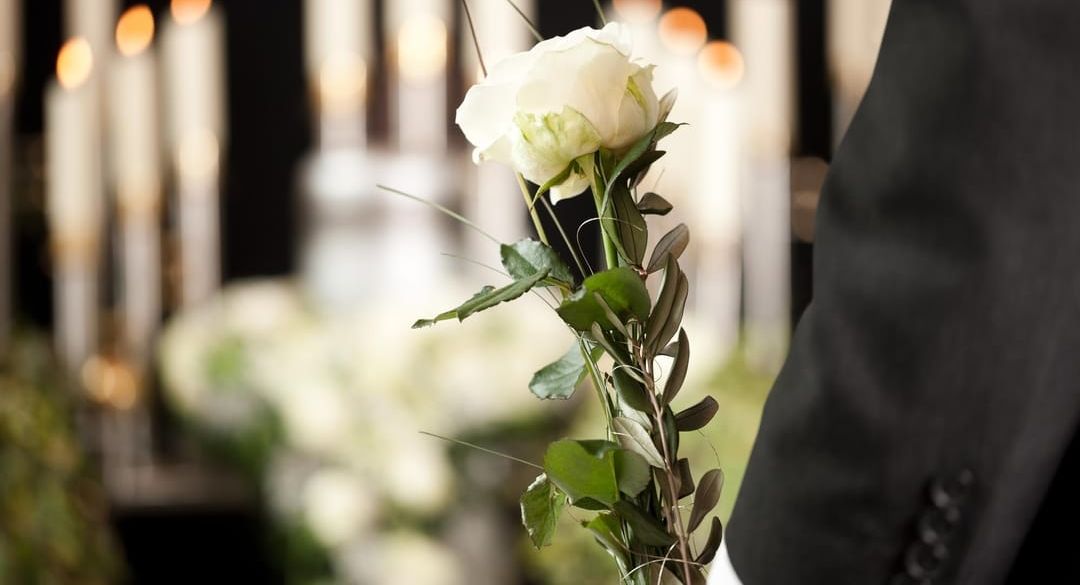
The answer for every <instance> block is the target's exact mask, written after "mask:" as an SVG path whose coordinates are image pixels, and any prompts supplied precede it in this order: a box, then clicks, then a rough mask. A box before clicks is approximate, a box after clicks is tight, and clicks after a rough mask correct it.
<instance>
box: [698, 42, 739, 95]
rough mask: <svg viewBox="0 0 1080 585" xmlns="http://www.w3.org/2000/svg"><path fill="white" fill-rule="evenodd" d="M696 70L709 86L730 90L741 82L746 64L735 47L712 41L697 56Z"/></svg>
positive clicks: (726, 43)
mask: <svg viewBox="0 0 1080 585" xmlns="http://www.w3.org/2000/svg"><path fill="white" fill-rule="evenodd" d="M698 70H699V71H700V72H701V76H702V77H703V78H704V79H705V81H707V82H708V83H709V84H710V85H712V86H714V87H718V88H721V89H730V88H732V87H735V86H736V85H738V84H739V82H740V81H742V78H743V73H744V72H745V70H746V64H745V62H744V61H743V56H742V53H741V52H739V49H738V48H737V47H736V46H735V45H733V44H731V43H729V42H727V41H712V42H710V43H709V44H707V45H705V48H704V49H702V50H701V53H699V54H698Z"/></svg>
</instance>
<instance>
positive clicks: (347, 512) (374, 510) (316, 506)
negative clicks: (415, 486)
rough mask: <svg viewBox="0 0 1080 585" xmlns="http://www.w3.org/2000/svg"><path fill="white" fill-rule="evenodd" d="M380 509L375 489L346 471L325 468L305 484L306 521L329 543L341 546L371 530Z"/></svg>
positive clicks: (318, 535)
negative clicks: (374, 493) (372, 490)
mask: <svg viewBox="0 0 1080 585" xmlns="http://www.w3.org/2000/svg"><path fill="white" fill-rule="evenodd" d="M378 510H379V505H378V501H377V500H376V498H375V496H374V495H373V494H372V493H371V490H370V489H368V487H367V486H366V485H365V484H364V483H363V482H362V481H360V480H359V479H358V478H357V477H356V475H355V474H353V473H351V472H349V471H346V470H341V469H334V468H329V469H324V470H321V471H319V472H317V473H315V474H314V475H312V476H311V478H310V479H308V481H307V483H306V484H305V486H304V491H303V513H304V520H305V521H306V522H307V525H308V527H309V528H311V532H312V533H313V534H314V535H315V537H316V538H318V539H319V541H320V542H322V543H323V544H324V545H326V546H331V547H336V546H341V545H343V544H344V543H346V542H348V541H350V540H352V539H354V538H356V537H357V536H359V535H360V534H362V533H364V532H367V531H368V530H370V529H371V527H372V526H374V524H375V521H376V520H377V518H378Z"/></svg>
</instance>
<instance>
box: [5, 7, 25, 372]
mask: <svg viewBox="0 0 1080 585" xmlns="http://www.w3.org/2000/svg"><path fill="white" fill-rule="evenodd" d="M20 23H21V18H20V16H19V6H18V0H0V354H3V353H4V350H5V349H6V346H7V342H8V339H9V336H10V334H11V327H12V320H13V316H14V314H13V307H12V302H11V299H12V292H13V291H12V287H13V282H12V266H13V264H14V262H13V260H14V258H13V257H12V253H11V249H12V243H13V242H12V240H13V239H14V234H13V233H12V232H13V230H12V226H13V225H14V224H13V222H12V217H11V214H12V213H13V212H14V205H13V204H12V193H13V184H12V182H13V180H12V179H13V176H12V175H13V173H12V169H13V168H14V167H13V164H14V153H13V151H14V149H15V133H14V127H13V123H14V116H15V83H16V80H17V79H18V65H19V44H20V39H19V24H20Z"/></svg>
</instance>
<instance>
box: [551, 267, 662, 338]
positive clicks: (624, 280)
mask: <svg viewBox="0 0 1080 585" xmlns="http://www.w3.org/2000/svg"><path fill="white" fill-rule="evenodd" d="M594 293H599V294H600V295H601V296H603V298H604V301H605V302H606V303H607V305H608V308H609V309H610V310H611V311H614V313H615V314H616V315H618V316H619V317H620V318H623V319H626V318H629V317H633V318H635V319H637V320H639V321H644V320H645V319H646V318H648V316H649V306H650V301H649V291H648V289H646V288H645V283H644V282H643V281H642V280H641V277H639V276H638V274H637V272H635V271H634V269H633V268H630V267H628V266H622V267H619V268H613V269H611V270H605V271H604V272H598V273H596V274H594V275H592V276H590V277H588V278H586V279H585V282H584V283H582V285H581V287H579V288H578V290H577V291H575V292H574V294H572V295H571V296H570V297H569V298H568V299H566V300H565V301H563V303H562V305H560V306H559V308H558V309H557V311H558V313H559V316H560V317H562V319H563V321H565V322H566V323H567V324H569V325H570V326H571V327H573V328H574V329H577V330H578V331H589V330H590V329H591V327H592V324H593V323H600V324H601V326H603V327H604V328H605V329H613V328H614V325H613V324H611V323H608V322H607V317H606V315H605V314H604V309H603V308H602V307H600V305H599V304H598V303H597V302H596V299H595V298H594V297H593V294H594Z"/></svg>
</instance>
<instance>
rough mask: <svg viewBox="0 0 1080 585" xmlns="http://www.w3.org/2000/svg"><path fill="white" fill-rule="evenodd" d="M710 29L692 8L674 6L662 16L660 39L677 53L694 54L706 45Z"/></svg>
mask: <svg viewBox="0 0 1080 585" xmlns="http://www.w3.org/2000/svg"><path fill="white" fill-rule="evenodd" d="M708 38H709V29H708V27H707V26H705V19H704V18H702V17H701V15H700V14H698V13H697V11H696V10H694V9H692V8H672V9H671V10H668V11H667V12H665V13H664V16H662V17H660V41H661V42H662V43H664V46H665V47H667V49H668V50H669V51H671V52H672V53H675V54H677V55H684V56H689V55H694V54H696V53H697V52H698V51H700V50H701V47H703V46H704V45H705V41H706V40H707V39H708Z"/></svg>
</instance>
